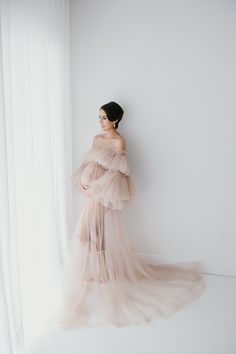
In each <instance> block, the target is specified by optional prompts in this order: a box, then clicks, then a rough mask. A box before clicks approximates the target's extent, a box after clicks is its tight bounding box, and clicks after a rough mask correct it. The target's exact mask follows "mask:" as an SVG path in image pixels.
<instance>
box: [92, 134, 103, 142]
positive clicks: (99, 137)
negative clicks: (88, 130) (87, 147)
mask: <svg viewBox="0 0 236 354" xmlns="http://www.w3.org/2000/svg"><path fill="white" fill-rule="evenodd" d="M99 139H101V134H97V135H94V137H93V144H94V143H95V141H98V140H99Z"/></svg>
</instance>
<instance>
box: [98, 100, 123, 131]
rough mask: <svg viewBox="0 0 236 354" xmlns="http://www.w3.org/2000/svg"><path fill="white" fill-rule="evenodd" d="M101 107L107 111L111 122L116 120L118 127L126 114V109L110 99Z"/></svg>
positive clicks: (116, 126)
mask: <svg viewBox="0 0 236 354" xmlns="http://www.w3.org/2000/svg"><path fill="white" fill-rule="evenodd" d="M100 109H103V110H104V111H105V112H106V115H107V118H108V119H109V120H110V121H111V122H114V121H116V124H115V129H117V128H118V125H119V122H120V121H121V119H122V117H123V114H124V111H123V109H122V108H121V106H120V105H119V104H118V103H116V102H114V101H110V102H108V103H106V104H104V105H103V106H101V107H100Z"/></svg>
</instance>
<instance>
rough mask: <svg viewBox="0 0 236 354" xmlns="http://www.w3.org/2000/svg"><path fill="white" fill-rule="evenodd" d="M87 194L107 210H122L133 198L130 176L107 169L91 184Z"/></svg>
mask: <svg viewBox="0 0 236 354" xmlns="http://www.w3.org/2000/svg"><path fill="white" fill-rule="evenodd" d="M88 193H90V195H92V196H94V197H96V198H99V199H100V200H101V202H102V204H103V205H104V206H106V207H108V208H112V209H123V207H124V206H125V205H126V204H127V203H128V202H129V201H130V200H131V199H132V198H133V197H134V195H135V188H134V183H133V181H132V179H131V176H130V175H127V174H125V173H123V172H121V171H119V170H111V169H109V170H107V172H106V173H104V174H103V176H101V177H100V178H98V179H96V180H93V182H91V184H90V190H89V191H88Z"/></svg>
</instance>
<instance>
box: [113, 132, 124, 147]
mask: <svg viewBox="0 0 236 354" xmlns="http://www.w3.org/2000/svg"><path fill="white" fill-rule="evenodd" d="M114 143H115V145H116V147H117V148H118V149H119V150H126V141H125V139H124V138H123V136H121V135H120V136H118V137H116V138H114Z"/></svg>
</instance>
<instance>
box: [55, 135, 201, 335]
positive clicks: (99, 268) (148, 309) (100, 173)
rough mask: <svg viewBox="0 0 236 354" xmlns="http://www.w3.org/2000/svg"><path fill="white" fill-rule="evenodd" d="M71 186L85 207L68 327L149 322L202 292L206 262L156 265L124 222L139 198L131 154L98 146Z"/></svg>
mask: <svg viewBox="0 0 236 354" xmlns="http://www.w3.org/2000/svg"><path fill="white" fill-rule="evenodd" d="M71 180H72V184H73V187H75V189H76V190H78V191H80V192H81V193H83V194H84V198H85V202H84V205H83V209H82V211H81V213H80V216H79V219H78V221H77V224H76V226H75V229H74V232H73V235H72V237H71V239H70V242H69V243H68V249H67V253H66V257H65V261H64V266H63V283H62V284H63V286H62V289H63V296H64V297H63V301H64V302H63V311H62V313H63V314H62V316H61V318H60V326H61V327H63V328H71V327H76V326H84V325H87V324H88V323H89V321H90V318H91V316H92V314H93V313H94V312H96V314H97V315H99V318H100V319H101V321H103V322H104V321H105V322H109V323H111V324H113V325H116V326H125V325H130V324H141V323H146V322H148V321H150V320H151V319H153V318H155V317H166V316H169V315H170V314H171V313H173V312H174V311H176V310H178V309H179V308H180V307H181V306H183V305H184V304H186V303H187V302H189V301H192V300H193V299H195V298H197V297H198V296H199V295H200V294H201V293H202V292H203V290H204V289H205V282H204V281H203V278H202V276H201V267H202V263H201V262H200V261H187V262H182V263H180V262H178V263H172V264H161V263H159V264H149V263H147V262H145V261H144V260H141V258H139V257H138V255H137V253H136V251H135V247H134V245H133V244H132V242H131V240H130V239H129V235H128V232H127V229H126V226H125V224H124V222H123V219H122V209H123V208H124V207H125V206H126V204H127V203H129V201H130V200H131V199H132V198H133V197H134V195H135V188H134V184H133V181H132V179H131V176H130V167H129V164H128V160H127V155H126V151H124V150H119V149H117V148H116V147H115V146H114V145H113V144H111V142H109V143H108V141H106V140H103V141H101V140H99V141H96V142H95V143H93V145H92V147H91V148H90V149H89V150H88V151H86V152H85V154H84V156H83V160H82V163H81V165H80V166H79V167H78V168H77V169H76V171H75V172H73V174H72V176H71ZM81 185H86V186H87V187H88V188H87V189H86V190H84V191H83V192H82V190H81Z"/></svg>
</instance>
